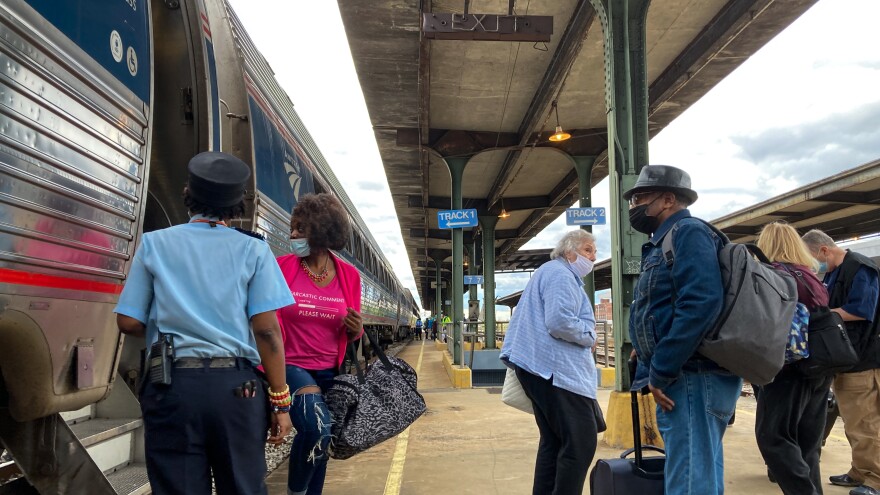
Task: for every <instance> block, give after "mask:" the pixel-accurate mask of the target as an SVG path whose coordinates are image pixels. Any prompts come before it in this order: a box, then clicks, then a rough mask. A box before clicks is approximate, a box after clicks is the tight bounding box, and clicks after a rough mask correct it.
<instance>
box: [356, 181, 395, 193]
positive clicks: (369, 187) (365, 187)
mask: <svg viewBox="0 0 880 495" xmlns="http://www.w3.org/2000/svg"><path fill="white" fill-rule="evenodd" d="M358 190H360V191H386V190H388V186H386V185H385V184H382V183H381V182H371V181H363V182H358V183H357V187H356V188H355V191H358Z"/></svg>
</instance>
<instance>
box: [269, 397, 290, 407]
mask: <svg viewBox="0 0 880 495" xmlns="http://www.w3.org/2000/svg"><path fill="white" fill-rule="evenodd" d="M269 402H271V403H272V405H273V406H288V405H290V404H292V403H293V398H292V397H291V396H289V395H288V396H287V397H285V398H283V399H269Z"/></svg>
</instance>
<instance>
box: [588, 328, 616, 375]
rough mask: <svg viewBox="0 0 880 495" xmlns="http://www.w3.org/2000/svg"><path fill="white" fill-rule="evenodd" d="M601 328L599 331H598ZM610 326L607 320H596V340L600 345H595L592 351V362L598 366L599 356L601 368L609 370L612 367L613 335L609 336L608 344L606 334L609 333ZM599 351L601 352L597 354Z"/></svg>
mask: <svg viewBox="0 0 880 495" xmlns="http://www.w3.org/2000/svg"><path fill="white" fill-rule="evenodd" d="M600 328H601V330H600ZM610 329H611V325H609V321H608V320H597V321H596V338H597V339H598V341H599V342H601V344H598V343H597V344H598V345H596V347H595V348H594V349H593V361H594V362H595V363H596V364H599V356H600V355H601V357H602V358H601V360H602V366H603V367H604V368H610V367H612V366H614V342H613V338H614V335H613V334H612V335H611V338H612V340H611V342H610V344H609V338H608V334H609V333H611V332H610ZM600 349H601V352H599V351H600Z"/></svg>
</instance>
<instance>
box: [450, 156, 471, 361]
mask: <svg viewBox="0 0 880 495" xmlns="http://www.w3.org/2000/svg"><path fill="white" fill-rule="evenodd" d="M468 160H470V158H461V157H450V158H446V159H445V162H446V166H447V167H449V175H450V176H451V178H452V209H453V210H460V209H461V208H462V200H461V178H462V176H463V175H464V167H465V166H466V165H467V163H468ZM463 254H464V232H462V230H461V229H452V280H450V285H452V314H451V315H449V317H450V318H451V319H452V325H453V332H452V337H453V339H455V340H454V343H453V348H452V349H453V353H452V354H453V355H452V358H453V364H463V359H462V355H461V317H462V314H463V313H464V311H463V309H462V306H463V301H464V293H463V292H464V291H463V290H462V288H463V284H464V266H463V265H462V261H463V259H464V256H463Z"/></svg>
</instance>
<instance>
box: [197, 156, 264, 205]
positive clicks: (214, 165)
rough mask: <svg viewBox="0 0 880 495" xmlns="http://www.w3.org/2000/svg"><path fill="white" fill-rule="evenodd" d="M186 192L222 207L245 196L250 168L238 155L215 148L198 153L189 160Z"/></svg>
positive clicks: (232, 203) (206, 203) (233, 203)
mask: <svg viewBox="0 0 880 495" xmlns="http://www.w3.org/2000/svg"><path fill="white" fill-rule="evenodd" d="M187 170H188V171H189V184H188V185H187V188H188V189H189V195H190V197H192V198H193V199H194V200H196V201H198V202H199V203H202V204H204V205H208V206H215V207H220V208H225V207H228V206H235V205H237V204H238V203H240V202H241V201H242V199H244V191H245V186H246V185H247V180H248V178H250V176H251V169H250V167H248V166H247V164H246V163H244V162H243V161H241V160H239V159H238V158H236V157H234V156H232V155H230V154H227V153H221V152H217V151H206V152H204V153H199V154H198V155H196V156H194V157H193V158H192V160H190V161H189V165H188V166H187Z"/></svg>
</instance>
